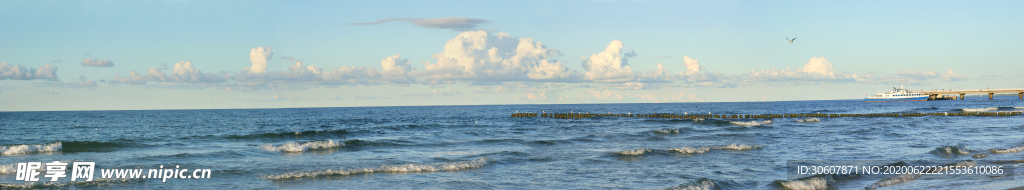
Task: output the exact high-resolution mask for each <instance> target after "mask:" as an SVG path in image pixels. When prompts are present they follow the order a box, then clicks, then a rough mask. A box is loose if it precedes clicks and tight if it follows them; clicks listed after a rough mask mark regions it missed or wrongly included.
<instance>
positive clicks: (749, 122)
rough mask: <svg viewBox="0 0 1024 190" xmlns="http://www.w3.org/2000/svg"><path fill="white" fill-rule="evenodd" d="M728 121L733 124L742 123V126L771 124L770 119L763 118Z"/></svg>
mask: <svg viewBox="0 0 1024 190" xmlns="http://www.w3.org/2000/svg"><path fill="white" fill-rule="evenodd" d="M729 123H732V124H735V125H742V126H758V125H764V124H771V123H772V120H764V121H760V122H758V121H748V122H742V121H729Z"/></svg>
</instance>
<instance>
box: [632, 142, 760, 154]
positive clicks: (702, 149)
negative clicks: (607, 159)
mask: <svg viewBox="0 0 1024 190" xmlns="http://www.w3.org/2000/svg"><path fill="white" fill-rule="evenodd" d="M758 148H761V146H760V145H742V144H730V145H725V146H703V147H682V148H673V149H668V150H658V149H649V148H637V149H634V150H623V151H618V152H613V153H612V154H618V155H625V156H636V155H643V154H647V153H649V152H655V151H669V152H677V153H683V154H703V153H707V152H708V151H711V150H751V149H758Z"/></svg>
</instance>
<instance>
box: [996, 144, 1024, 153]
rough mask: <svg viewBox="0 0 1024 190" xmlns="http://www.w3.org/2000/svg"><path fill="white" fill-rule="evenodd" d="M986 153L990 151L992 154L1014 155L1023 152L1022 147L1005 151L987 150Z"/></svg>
mask: <svg viewBox="0 0 1024 190" xmlns="http://www.w3.org/2000/svg"><path fill="white" fill-rule="evenodd" d="M988 151H991V152H992V154H1006V153H1016V152H1021V151H1024V146H1019V147H1013V148H1007V149H988Z"/></svg>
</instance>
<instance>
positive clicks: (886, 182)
mask: <svg viewBox="0 0 1024 190" xmlns="http://www.w3.org/2000/svg"><path fill="white" fill-rule="evenodd" d="M945 165H946V166H977V165H978V163H977V162H974V161H963V162H958V163H950V164H945ZM947 168H949V167H936V168H935V169H934V170H932V171H927V172H925V173H941V172H942V171H945V170H946V169H947ZM921 176H922V175H921V174H900V175H896V176H892V177H889V178H885V179H882V180H879V181H878V182H875V183H874V184H871V186H868V187H866V188H865V189H877V188H880V187H885V186H890V185H895V184H899V183H904V182H908V181H913V180H915V179H917V178H920V177H921Z"/></svg>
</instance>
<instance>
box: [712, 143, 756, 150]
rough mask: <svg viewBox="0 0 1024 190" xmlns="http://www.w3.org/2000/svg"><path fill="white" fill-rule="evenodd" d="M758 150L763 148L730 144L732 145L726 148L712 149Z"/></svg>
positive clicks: (717, 148)
mask: <svg viewBox="0 0 1024 190" xmlns="http://www.w3.org/2000/svg"><path fill="white" fill-rule="evenodd" d="M758 148H761V146H760V145H742V144H739V145H738V144H730V145H725V146H717V147H711V149H716V150H750V149H758Z"/></svg>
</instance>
